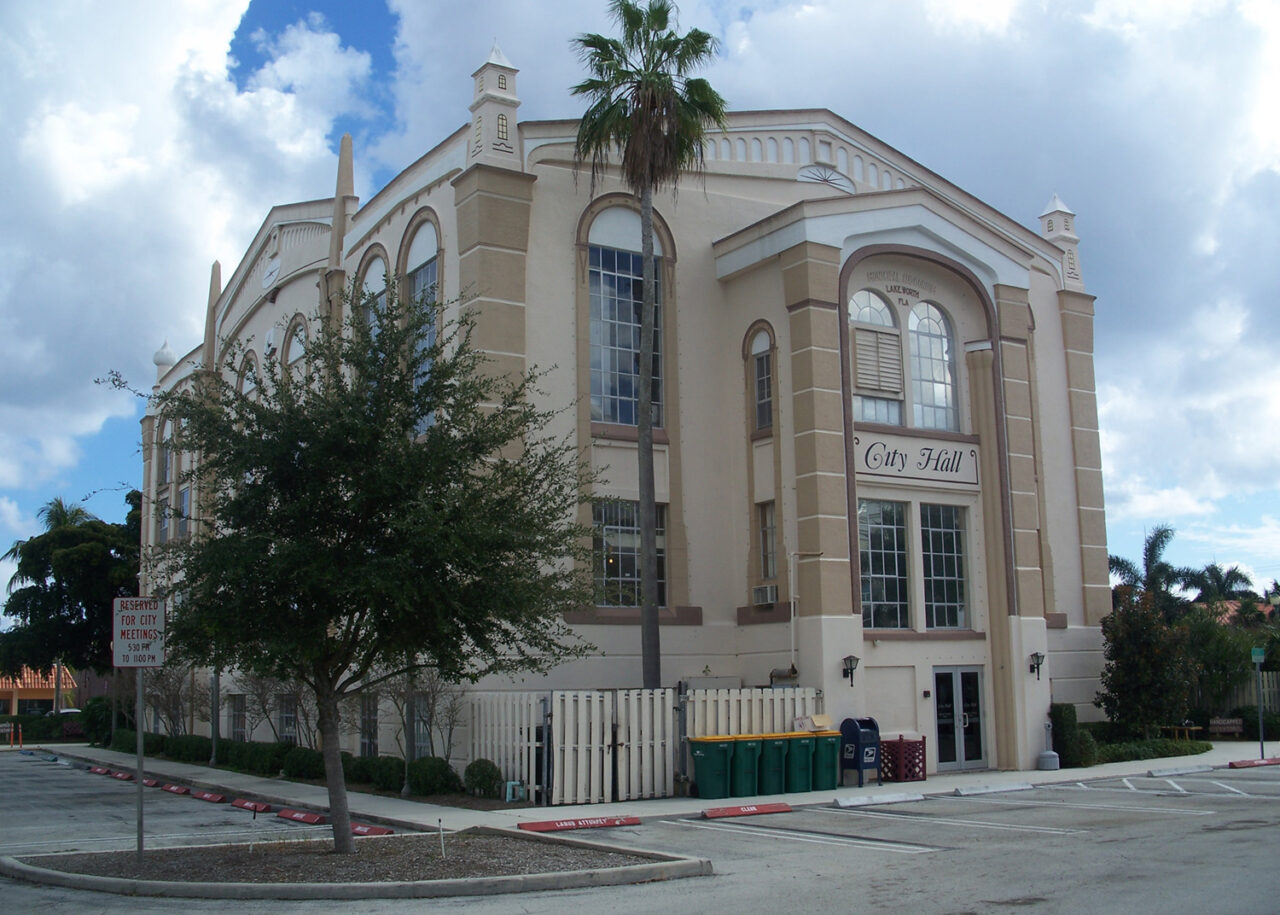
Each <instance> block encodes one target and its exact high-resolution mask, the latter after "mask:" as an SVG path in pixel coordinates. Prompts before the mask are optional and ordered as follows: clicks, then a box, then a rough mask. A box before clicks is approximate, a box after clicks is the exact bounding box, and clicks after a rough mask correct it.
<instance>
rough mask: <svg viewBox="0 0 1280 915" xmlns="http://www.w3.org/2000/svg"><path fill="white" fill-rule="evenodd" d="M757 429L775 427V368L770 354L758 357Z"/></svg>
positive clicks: (762, 354) (761, 354)
mask: <svg viewBox="0 0 1280 915" xmlns="http://www.w3.org/2000/svg"><path fill="white" fill-rule="evenodd" d="M755 361H756V429H757V430H759V429H770V428H772V427H773V366H772V365H771V364H770V359H769V354H768V353H760V354H759V355H758V356H756V360H755Z"/></svg>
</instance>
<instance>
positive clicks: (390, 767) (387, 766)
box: [372, 756, 404, 791]
mask: <svg viewBox="0 0 1280 915" xmlns="http://www.w3.org/2000/svg"><path fill="white" fill-rule="evenodd" d="M372 762H373V787H375V788H377V789H379V790H380V791H399V790H400V789H401V788H403V787H404V760H403V759H401V758H400V757H398V756H379V757H378V758H377V759H375V760H372Z"/></svg>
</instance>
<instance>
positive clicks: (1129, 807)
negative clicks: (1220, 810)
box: [965, 788, 1217, 817]
mask: <svg viewBox="0 0 1280 915" xmlns="http://www.w3.org/2000/svg"><path fill="white" fill-rule="evenodd" d="M1071 790H1074V789H1071ZM1085 790H1087V791H1095V790H1110V791H1122V790H1123V789H1122V788H1110V789H1095V788H1087V789H1085ZM1126 793H1127V792H1126ZM1139 793H1140V794H1155V793H1156V792H1154V791H1142V792H1139ZM965 800H966V801H973V802H974V803H976V804H1009V805H1015V806H1016V805H1021V804H1025V805H1028V806H1032V807H1069V808H1071V809H1073V810H1126V811H1130V812H1134V811H1137V812H1141V813H1169V814H1173V815H1175V816H1194V817H1202V816H1212V815H1214V814H1215V813H1217V811H1215V810H1188V809H1187V808H1185V807H1142V806H1138V805H1136V804H1071V803H1068V802H1067V801H1028V800H1016V801H1015V800H1013V799H1009V800H1004V799H1002V798H997V797H967V798H965Z"/></svg>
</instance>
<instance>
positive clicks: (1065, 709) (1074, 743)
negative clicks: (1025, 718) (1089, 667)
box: [1049, 702, 1098, 769]
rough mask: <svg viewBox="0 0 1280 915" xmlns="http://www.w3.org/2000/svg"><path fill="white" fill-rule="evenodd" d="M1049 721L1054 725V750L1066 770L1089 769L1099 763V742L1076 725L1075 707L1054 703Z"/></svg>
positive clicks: (1069, 704)
mask: <svg viewBox="0 0 1280 915" xmlns="http://www.w3.org/2000/svg"><path fill="white" fill-rule="evenodd" d="M1049 721H1050V722H1051V723H1052V724H1053V750H1054V752H1055V753H1057V754H1058V762H1059V763H1060V764H1061V766H1062V767H1063V768H1064V769H1074V768H1077V767H1088V766H1092V765H1093V764H1094V763H1095V762H1097V757H1098V744H1097V741H1095V740H1094V739H1093V735H1092V734H1090V733H1089V732H1088V731H1086V730H1083V729H1082V728H1081V727H1080V725H1078V724H1077V723H1076V707H1075V706H1074V705H1072V704H1071V703H1069V702H1055V703H1053V704H1052V705H1050V706H1049Z"/></svg>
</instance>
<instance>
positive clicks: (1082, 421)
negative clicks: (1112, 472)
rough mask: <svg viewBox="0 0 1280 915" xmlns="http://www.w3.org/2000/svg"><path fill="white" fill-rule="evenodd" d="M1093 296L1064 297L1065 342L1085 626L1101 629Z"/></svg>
mask: <svg viewBox="0 0 1280 915" xmlns="http://www.w3.org/2000/svg"><path fill="white" fill-rule="evenodd" d="M1093 301H1094V299H1093V296H1091V295H1086V294H1085V293H1083V292H1072V291H1067V290H1064V291H1060V292H1059V293H1058V310H1059V312H1060V313H1061V315H1062V339H1063V343H1064V344H1065V346H1066V351H1067V391H1068V398H1069V401H1070V407H1071V448H1072V453H1073V457H1074V461H1075V471H1076V498H1077V500H1078V504H1079V508H1078V517H1079V524H1080V565H1081V569H1082V571H1083V578H1084V621H1085V624H1086V625H1089V626H1096V625H1098V624H1099V623H1100V622H1102V618H1103V617H1104V616H1106V615H1107V614H1108V613H1110V612H1111V587H1110V579H1109V575H1108V571H1107V527H1106V513H1105V506H1104V504H1103V493H1102V448H1101V445H1100V444H1099V441H1098V395H1097V390H1096V388H1095V385H1094V377H1093Z"/></svg>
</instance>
